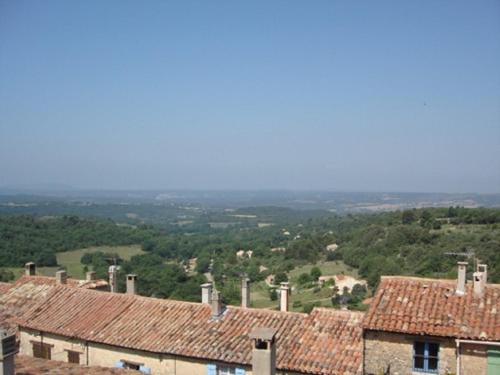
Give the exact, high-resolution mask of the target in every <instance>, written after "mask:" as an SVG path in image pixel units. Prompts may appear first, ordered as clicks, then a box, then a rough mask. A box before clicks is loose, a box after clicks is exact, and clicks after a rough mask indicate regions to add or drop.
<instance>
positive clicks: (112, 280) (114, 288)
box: [108, 266, 118, 293]
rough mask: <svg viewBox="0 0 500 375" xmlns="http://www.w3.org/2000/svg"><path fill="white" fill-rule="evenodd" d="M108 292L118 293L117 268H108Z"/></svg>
mask: <svg viewBox="0 0 500 375" xmlns="http://www.w3.org/2000/svg"><path fill="white" fill-rule="evenodd" d="M108 272H109V291H110V292H111V293H118V266H110V267H109V270H108Z"/></svg>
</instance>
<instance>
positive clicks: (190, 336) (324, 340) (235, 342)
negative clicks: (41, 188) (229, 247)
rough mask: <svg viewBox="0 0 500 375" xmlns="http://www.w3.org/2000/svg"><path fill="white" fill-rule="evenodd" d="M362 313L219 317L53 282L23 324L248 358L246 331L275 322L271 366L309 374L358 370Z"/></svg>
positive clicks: (205, 310)
mask: <svg viewBox="0 0 500 375" xmlns="http://www.w3.org/2000/svg"><path fill="white" fill-rule="evenodd" d="M362 317H363V314H362V313H356V312H349V311H337V310H331V309H330V310H327V309H315V310H313V312H312V313H311V314H310V315H307V314H300V313H291V312H288V313H285V312H279V311H271V310H263V309H243V308H239V307H232V306H230V307H228V308H227V309H226V311H225V312H224V314H223V316H222V317H221V318H220V319H218V320H212V319H211V308H210V306H208V305H204V304H200V303H189V302H181V301H174V300H164V299H156V298H148V297H141V296H134V295H125V294H114V293H113V294H112V293H100V292H96V291H93V290H85V289H81V288H68V287H64V286H56V287H54V288H52V290H51V291H50V292H49V293H48V295H47V296H46V298H44V301H43V303H42V304H39V305H38V306H32V307H31V308H30V309H29V311H26V312H25V314H24V315H23V316H22V317H21V318H20V319H18V322H19V324H20V325H21V326H23V327H27V328H32V329H36V330H41V331H44V332H50V333H54V334H59V335H65V336H71V337H75V338H80V339H83V340H88V341H93V342H99V343H103V344H109V345H114V346H121V347H126V348H133V349H138V350H144V351H150V352H155V353H170V354H174V355H182V356H188V357H196V358H203V359H207V360H215V361H223V362H228V363H236V364H244V365H250V364H251V343H250V339H249V337H248V336H249V333H250V332H251V331H252V329H253V328H255V327H269V328H276V329H277V334H276V339H277V367H278V369H281V370H289V371H297V372H303V373H311V374H331V375H337V374H344V375H348V374H356V373H358V371H359V370H360V368H361V367H360V366H361V356H362V331H361V320H362Z"/></svg>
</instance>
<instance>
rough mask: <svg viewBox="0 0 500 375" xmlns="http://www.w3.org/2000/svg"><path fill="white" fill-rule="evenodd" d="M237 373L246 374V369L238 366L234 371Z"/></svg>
mask: <svg viewBox="0 0 500 375" xmlns="http://www.w3.org/2000/svg"><path fill="white" fill-rule="evenodd" d="M234 374H235V375H245V369H242V368H237V369H236V371H235V372H234Z"/></svg>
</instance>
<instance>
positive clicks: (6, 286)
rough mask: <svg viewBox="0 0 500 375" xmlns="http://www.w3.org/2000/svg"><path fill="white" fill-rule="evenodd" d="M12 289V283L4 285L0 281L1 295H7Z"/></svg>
mask: <svg viewBox="0 0 500 375" xmlns="http://www.w3.org/2000/svg"><path fill="white" fill-rule="evenodd" d="M11 287H12V284H11V283H4V282H1V281H0V294H4V293H6V292H7V291H8V290H9V289H10V288H11Z"/></svg>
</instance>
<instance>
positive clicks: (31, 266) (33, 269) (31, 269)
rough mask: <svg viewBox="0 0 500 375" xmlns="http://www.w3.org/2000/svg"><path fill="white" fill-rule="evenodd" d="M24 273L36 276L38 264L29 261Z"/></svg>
mask: <svg viewBox="0 0 500 375" xmlns="http://www.w3.org/2000/svg"><path fill="white" fill-rule="evenodd" d="M24 274H25V275H26V276H35V275H36V264H35V263H33V262H28V263H26V264H25V265H24Z"/></svg>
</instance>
